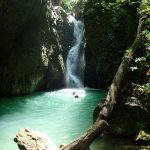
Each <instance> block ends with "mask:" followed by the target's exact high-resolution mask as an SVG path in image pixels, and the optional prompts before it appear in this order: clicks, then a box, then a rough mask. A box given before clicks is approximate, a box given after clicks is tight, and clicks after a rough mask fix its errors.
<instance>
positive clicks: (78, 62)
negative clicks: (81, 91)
mask: <svg viewBox="0 0 150 150" xmlns="http://www.w3.org/2000/svg"><path fill="white" fill-rule="evenodd" d="M68 19H69V21H70V22H72V23H73V25H74V45H73V47H72V48H71V49H70V50H69V52H68V56H67V60H66V84H67V87H70V88H82V87H83V83H82V76H83V68H84V64H85V63H84V48H83V46H81V44H82V41H83V27H84V24H83V22H82V21H80V20H76V19H75V17H73V16H71V15H69V17H68Z"/></svg>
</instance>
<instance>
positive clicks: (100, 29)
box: [84, 0, 139, 88]
mask: <svg viewBox="0 0 150 150" xmlns="http://www.w3.org/2000/svg"><path fill="white" fill-rule="evenodd" d="M138 5H139V4H138V3H128V2H116V1H113V0H112V1H111V0H108V1H107V0H102V1H101V0H94V1H92V0H88V1H87V2H86V3H85V10H84V21H85V36H86V40H87V50H86V52H87V56H86V61H87V63H88V65H87V68H86V84H87V85H88V84H92V83H90V82H89V81H91V79H90V78H91V77H90V76H89V75H90V74H92V72H97V73H96V74H95V75H93V77H94V76H95V78H94V79H93V78H92V80H93V82H94V80H95V83H97V86H99V87H101V88H106V87H108V86H109V84H110V83H111V81H112V79H113V77H114V74H115V72H116V70H117V68H118V65H119V63H120V61H121V58H122V56H123V53H124V51H125V49H126V48H128V47H129V46H130V44H131V43H132V41H133V39H134V37H135V34H136V27H137V10H136V9H137V7H138ZM90 53H91V55H88V54H90ZM91 56H93V57H91ZM89 60H90V61H89ZM94 64H96V68H95V69H93V67H91V66H94Z"/></svg>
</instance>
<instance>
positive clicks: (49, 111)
mask: <svg viewBox="0 0 150 150" xmlns="http://www.w3.org/2000/svg"><path fill="white" fill-rule="evenodd" d="M73 91H76V90H75V89H64V90H59V91H54V92H46V93H37V94H33V95H29V96H22V97H13V98H9V99H6V98H5V99H1V101H0V150H17V149H18V148H17V145H16V144H15V143H14V142H13V138H14V137H15V135H16V133H17V132H18V130H19V129H20V128H31V129H33V130H38V131H40V132H43V133H45V134H46V135H48V136H49V137H50V138H51V139H52V141H53V142H54V143H55V144H57V145H60V144H63V143H69V142H70V141H72V140H74V139H75V138H77V137H79V136H80V135H81V134H82V133H84V131H85V130H86V129H87V128H88V127H90V125H91V124H92V114H93V110H94V108H95V106H96V105H97V103H98V102H99V100H100V98H102V97H104V95H105V92H104V91H101V90H89V89H87V90H78V91H77V92H78V93H79V98H75V97H74V96H73Z"/></svg>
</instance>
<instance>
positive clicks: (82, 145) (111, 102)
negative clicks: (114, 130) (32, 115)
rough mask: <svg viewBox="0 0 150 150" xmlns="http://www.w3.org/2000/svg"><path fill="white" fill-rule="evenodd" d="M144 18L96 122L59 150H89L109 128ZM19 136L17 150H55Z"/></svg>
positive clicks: (138, 40) (17, 137)
mask: <svg viewBox="0 0 150 150" xmlns="http://www.w3.org/2000/svg"><path fill="white" fill-rule="evenodd" d="M145 18H146V16H142V17H141V18H140V19H139V24H138V28H137V35H136V38H135V40H134V42H133V44H132V45H131V47H130V48H129V49H128V50H127V51H126V54H125V55H124V57H123V59H122V62H121V64H120V66H119V68H118V70H117V73H116V75H115V76H114V79H113V81H112V83H111V85H110V88H109V91H108V93H107V96H106V98H105V101H104V104H103V106H102V109H101V110H100V112H99V116H98V118H97V120H96V122H95V123H94V124H93V125H92V126H91V128H90V129H88V130H87V132H86V133H85V134H84V135H82V136H81V137H80V138H78V139H77V140H75V141H73V142H71V143H70V144H68V145H66V146H65V145H63V146H61V148H60V150H87V149H89V146H90V144H91V143H92V142H93V141H94V139H95V138H97V137H98V136H99V135H100V134H101V133H102V132H103V131H104V130H105V129H106V128H107V127H108V126H109V123H108V118H109V116H110V115H111V113H112V110H113V109H114V107H115V104H116V103H117V100H118V99H117V98H118V95H119V93H120V90H121V87H122V84H123V79H124V78H125V75H126V72H127V69H128V67H129V64H130V63H131V61H132V59H133V56H134V53H135V51H136V50H137V49H138V47H139V46H140V44H141V31H142V27H143V24H144V19H145ZM19 134H20V133H18V134H17V135H18V136H16V138H15V142H17V144H18V146H19V148H20V146H21V147H27V148H26V149H21V148H20V150H33V149H34V148H35V149H36V150H55V149H50V148H49V147H48V148H47V147H44V146H45V144H46V143H45V144H44V146H43V149H40V147H36V146H38V145H36V144H35V143H34V142H33V144H32V142H31V144H30V143H28V142H29V141H28V140H26V139H24V138H23V137H26V138H27V139H28V138H29V137H28V135H26V134H25V135H21V134H20V135H21V136H22V137H21V136H19ZM43 140H44V139H43ZM43 140H42V141H43ZM21 141H22V142H21ZM47 144H48V143H47ZM26 145H27V146H26ZM32 146H34V147H32Z"/></svg>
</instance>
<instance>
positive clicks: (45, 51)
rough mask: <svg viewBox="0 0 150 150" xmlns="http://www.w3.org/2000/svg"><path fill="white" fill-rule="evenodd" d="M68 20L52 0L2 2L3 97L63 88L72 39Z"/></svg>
mask: <svg viewBox="0 0 150 150" xmlns="http://www.w3.org/2000/svg"><path fill="white" fill-rule="evenodd" d="M66 17H67V15H64V13H62V11H58V12H55V11H54V10H53V7H52V2H51V0H31V1H26V0H22V1H8V0H5V1H3V0H0V20H1V24H0V33H1V34H0V82H1V84H0V95H1V96H2V95H20V94H28V93H31V92H33V91H37V90H49V89H54V88H60V87H62V86H63V76H64V68H65V67H64V66H65V65H64V60H65V56H66V53H67V50H68V49H69V48H68V47H67V46H66V43H68V45H69V46H70V45H71V40H70V39H71V35H72V34H71V33H72V29H71V25H70V24H68V22H67V18H66ZM62 27H63V28H62ZM66 30H67V31H66ZM68 32H70V33H68ZM64 35H67V37H66V39H65V40H63V42H62V41H61V38H62V39H63V36H64ZM69 43H70V44H69ZM64 51H65V52H64ZM64 53H65V54H64Z"/></svg>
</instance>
